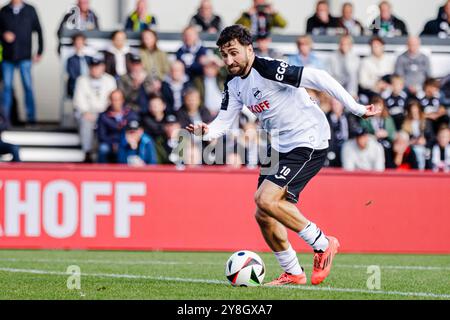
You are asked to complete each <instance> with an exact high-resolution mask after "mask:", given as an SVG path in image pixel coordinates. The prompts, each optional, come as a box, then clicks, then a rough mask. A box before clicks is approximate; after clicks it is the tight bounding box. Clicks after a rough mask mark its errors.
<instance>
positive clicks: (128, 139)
mask: <svg viewBox="0 0 450 320" xmlns="http://www.w3.org/2000/svg"><path fill="white" fill-rule="evenodd" d="M74 13H76V17H77V19H75V20H74V19H72V17H73V15H74ZM341 14H342V15H341V16H340V17H334V16H332V15H331V14H330V10H329V5H328V2H327V1H323V0H319V1H317V4H316V8H315V12H314V14H313V15H312V16H311V17H310V18H309V19H308V20H307V22H306V34H305V35H301V36H299V37H298V38H297V41H296V45H297V48H298V53H296V54H290V55H285V56H284V55H283V54H282V53H280V52H278V51H277V50H275V49H274V48H273V47H272V46H271V34H272V32H273V29H274V28H284V27H285V26H286V25H287V21H286V20H285V18H284V17H283V16H282V15H281V14H280V13H279V12H278V11H277V10H276V8H275V7H274V6H273V4H271V3H269V2H268V1H266V0H253V1H252V5H251V7H250V8H249V9H248V10H246V11H245V12H243V13H242V14H241V15H240V16H239V17H238V19H237V20H236V21H235V22H236V23H239V24H242V25H244V26H247V27H248V28H249V29H250V30H251V31H252V33H253V35H254V40H255V52H256V54H257V55H260V56H267V57H271V58H274V59H285V60H286V61H288V62H289V63H290V64H292V65H299V66H308V67H314V68H319V69H323V70H326V71H328V72H329V73H330V74H331V75H332V76H333V77H334V78H335V79H337V80H338V81H339V82H340V83H341V84H342V85H343V86H344V88H345V89H346V90H347V91H348V92H349V93H350V94H351V95H353V96H354V97H355V99H358V100H359V101H360V103H363V104H369V103H371V104H375V105H378V106H379V108H380V109H381V110H382V112H381V114H380V115H379V116H376V117H374V118H372V119H368V120H361V119H359V118H356V117H354V116H353V115H351V114H348V113H347V112H346V111H345V110H344V108H343V106H342V105H341V104H340V103H339V102H338V101H335V100H333V99H331V98H330V97H328V96H327V95H325V94H323V93H318V92H313V91H310V94H311V97H312V98H313V99H316V100H317V101H318V102H319V104H320V106H321V108H322V109H323V111H324V112H325V113H326V115H327V118H328V121H329V123H330V126H331V131H332V138H331V142H330V149H329V153H328V161H327V165H328V166H331V167H343V168H344V169H347V170H379V171H381V170H384V169H386V168H393V169H402V170H409V169H433V170H444V169H446V168H447V169H448V168H449V167H450V145H449V139H450V131H449V124H450V120H449V114H450V113H449V110H450V94H449V92H450V76H449V77H446V78H444V79H433V78H431V76H430V74H431V71H430V60H429V57H428V56H427V55H426V54H424V53H422V51H421V40H420V38H419V37H416V36H409V37H408V41H407V48H406V50H405V51H404V52H403V53H402V54H401V55H399V56H398V57H396V58H394V57H392V55H387V54H385V40H384V39H385V38H386V37H395V36H408V30H407V26H406V24H405V23H404V22H403V21H402V19H401V18H400V17H398V16H397V15H394V13H393V8H392V6H391V4H390V3H389V2H388V1H382V2H380V4H379V16H378V17H377V18H376V19H375V20H374V21H373V22H372V24H371V26H369V27H366V26H364V25H363V24H362V23H361V22H359V21H358V20H357V19H355V18H354V7H353V4H351V3H344V4H343V6H342V11H341ZM17 21H27V23H23V24H18V23H17ZM449 23H450V1H447V2H446V3H445V5H444V6H442V7H441V8H439V12H438V15H437V18H436V19H434V20H432V21H429V22H427V23H426V25H425V27H424V29H423V32H422V33H421V35H434V36H437V37H440V38H445V37H447V36H448V35H449V32H450V31H449V30H450V28H449ZM19 25H20V27H19ZM223 27H224V25H223V22H222V18H221V17H220V16H219V15H217V14H216V13H215V11H214V8H213V5H212V2H211V1H210V0H201V1H200V4H199V7H198V10H197V12H196V13H195V14H194V15H193V16H192V18H191V19H189V21H188V23H187V26H186V27H185V29H184V30H183V31H182V45H181V46H180V47H179V49H178V50H176V51H175V52H174V53H168V52H164V51H163V50H161V49H160V47H159V45H158V42H159V39H158V33H157V30H158V19H157V17H156V16H155V15H154V14H153V13H152V12H151V11H150V10H149V8H148V7H147V1H146V0H137V1H136V7H135V9H134V10H133V12H131V13H130V14H129V16H128V17H127V19H126V22H125V24H124V26H123V29H120V30H117V31H114V32H112V34H111V38H110V43H109V45H108V46H106V47H105V48H104V49H103V50H100V51H97V50H94V49H93V48H90V47H89V46H87V44H86V36H85V35H84V33H83V32H84V31H89V30H98V29H100V23H99V17H98V16H97V14H96V13H95V12H94V11H93V10H92V9H91V8H90V2H89V0H78V1H77V3H76V6H74V8H73V10H72V11H71V12H69V13H67V14H66V15H65V16H64V17H63V19H62V21H61V23H60V26H59V28H58V31H57V35H58V37H60V36H61V35H62V34H63V32H64V30H65V29H70V30H77V31H78V32H77V33H75V34H74V36H73V37H72V46H73V52H74V53H73V55H72V56H70V57H69V58H68V60H67V61H66V63H65V69H66V74H67V83H66V96H67V98H68V99H71V100H72V102H73V106H74V111H75V117H76V119H77V123H78V129H79V134H80V138H81V145H82V149H83V151H84V152H85V161H86V162H99V163H128V164H130V165H143V164H204V163H208V162H209V161H210V160H212V161H213V162H214V160H216V163H219V162H220V161H219V160H218V159H219V158H221V157H222V155H223V157H222V158H223V159H222V160H223V162H225V163H227V164H229V165H232V166H235V167H240V166H242V165H247V166H251V167H253V166H255V165H257V164H258V163H260V161H261V159H259V153H258V148H259V147H260V146H259V145H258V144H264V143H268V141H265V140H264V139H258V137H257V134H256V129H257V126H258V123H257V121H255V118H254V117H253V116H252V114H251V112H249V111H248V110H247V109H246V108H244V110H243V112H242V114H241V116H240V117H239V118H238V119H236V123H235V124H234V128H235V129H241V132H243V133H244V134H235V133H230V134H228V135H226V136H225V137H224V138H223V139H219V140H220V141H214V142H212V143H211V145H212V146H214V147H215V150H216V151H215V152H214V153H212V158H214V159H205V157H202V149H203V147H205V146H206V145H205V142H202V141H201V140H200V141H198V140H196V139H195V138H194V139H193V141H190V142H189V145H187V146H184V148H183V152H182V153H180V152H178V151H179V147H180V144H181V143H182V137H181V136H180V129H181V128H184V127H185V126H186V125H188V124H190V123H196V122H200V121H202V122H206V123H209V122H211V121H212V120H213V119H214V118H215V116H216V115H217V114H218V112H219V109H220V104H221V100H222V91H223V89H224V83H225V78H226V71H225V68H224V65H223V62H222V61H221V59H220V57H218V55H217V53H216V52H214V51H213V50H210V49H208V48H206V47H205V46H204V45H203V43H202V41H201V39H200V36H199V33H200V32H206V33H212V34H216V33H218V32H220V30H221V29H222V28H223ZM126 31H132V32H138V33H139V34H140V46H139V47H132V46H130V44H129V41H128V38H127V33H126ZM33 33H37V35H38V39H39V41H38V49H37V55H35V56H33V55H32V54H31V53H32V48H31V37H32V34H33ZM0 34H1V40H2V41H1V43H2V46H3V61H2V73H3V76H2V90H1V91H2V94H1V108H0V111H1V113H0V131H2V130H6V129H7V128H8V127H9V126H10V124H11V122H13V121H12V120H13V114H12V109H13V108H12V107H13V104H14V94H13V81H12V76H13V74H14V70H15V69H16V68H18V69H20V73H21V76H22V83H23V86H24V89H25V90H24V92H25V102H26V111H27V122H28V123H31V124H32V123H34V122H35V106H34V94H33V90H32V79H31V67H32V63H33V62H38V61H39V60H40V57H41V55H42V53H43V49H44V41H43V37H42V30H41V27H40V23H39V18H38V16H37V14H36V11H35V10H34V8H33V7H32V6H31V5H28V4H26V3H25V2H23V1H22V0H12V1H11V2H10V3H9V4H8V5H6V6H5V7H3V8H2V9H1V11H0ZM317 35H329V36H335V37H336V39H338V43H339V45H338V50H337V51H336V52H334V53H333V54H332V55H331V56H330V58H329V59H323V58H321V56H320V55H318V54H317V53H316V52H315V51H314V43H313V38H312V36H317ZM361 35H370V36H371V38H370V41H369V43H368V45H369V46H370V49H371V50H370V55H369V56H367V57H364V58H362V59H361V58H360V57H359V56H358V55H357V54H356V53H355V52H354V50H353V37H354V36H361ZM19 46H20V50H19ZM60 50H61V44H60V45H59V46H58V52H60ZM230 141H231V143H230ZM224 142H227V143H224ZM240 149H241V150H244V151H243V153H242V152H238V150H240ZM4 153H10V154H12V158H13V160H14V161H18V152H17V147H15V146H12V145H8V144H6V143H4V142H2V141H1V139H0V154H4Z"/></svg>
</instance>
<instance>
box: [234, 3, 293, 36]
mask: <svg viewBox="0 0 450 320" xmlns="http://www.w3.org/2000/svg"><path fill="white" fill-rule="evenodd" d="M236 24H241V25H243V26H245V27H247V28H248V29H250V31H251V33H252V34H253V35H254V36H255V37H259V36H267V35H268V34H270V32H271V30H272V28H274V27H277V28H284V27H286V25H287V22H286V20H285V19H284V18H283V17H282V16H281V15H280V14H279V13H278V12H276V11H275V10H274V8H273V7H272V4H270V3H269V2H268V1H267V0H253V6H252V7H251V8H250V9H249V10H248V11H246V12H244V13H242V15H241V17H240V18H239V19H238V20H237V21H236Z"/></svg>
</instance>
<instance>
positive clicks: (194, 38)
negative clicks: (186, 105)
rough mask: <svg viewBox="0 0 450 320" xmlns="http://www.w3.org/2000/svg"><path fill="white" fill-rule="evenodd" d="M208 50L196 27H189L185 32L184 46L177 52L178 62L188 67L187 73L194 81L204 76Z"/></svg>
mask: <svg viewBox="0 0 450 320" xmlns="http://www.w3.org/2000/svg"><path fill="white" fill-rule="evenodd" d="M206 54H207V49H206V48H205V47H203V46H202V43H201V41H200V37H199V35H198V31H197V29H196V27H194V26H189V27H187V28H186V29H184V30H183V46H182V47H181V48H180V49H178V51H177V52H176V57H177V59H178V60H180V61H182V62H183V64H184V66H185V67H186V73H187V75H188V76H189V77H190V79H191V80H192V79H193V78H194V77H195V76H199V75H202V74H203V59H205V56H206Z"/></svg>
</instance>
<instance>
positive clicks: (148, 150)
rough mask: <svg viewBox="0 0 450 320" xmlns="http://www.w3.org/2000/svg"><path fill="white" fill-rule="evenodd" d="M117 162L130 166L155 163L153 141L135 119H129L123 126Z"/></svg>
mask: <svg viewBox="0 0 450 320" xmlns="http://www.w3.org/2000/svg"><path fill="white" fill-rule="evenodd" d="M119 163H125V164H128V165H131V166H144V165H146V164H156V163H157V158H156V150H155V143H154V142H153V139H152V138H151V137H150V136H149V135H147V134H145V133H144V129H143V128H142V125H141V124H140V123H139V121H137V120H132V121H130V122H129V123H128V124H127V126H126V127H125V134H124V135H123V136H122V140H121V143H120V146H119Z"/></svg>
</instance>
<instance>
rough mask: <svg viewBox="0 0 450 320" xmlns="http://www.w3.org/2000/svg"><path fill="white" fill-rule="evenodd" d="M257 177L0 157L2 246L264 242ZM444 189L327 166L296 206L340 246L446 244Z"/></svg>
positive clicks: (418, 177)
mask: <svg viewBox="0 0 450 320" xmlns="http://www.w3.org/2000/svg"><path fill="white" fill-rule="evenodd" d="M257 178H258V170H250V169H241V170H234V169H228V168H220V167H198V168H190V169H186V170H177V169H176V168H174V167H164V166H158V167H145V168H139V169H134V168H128V167H122V166H98V165H54V164H51V165H44V164H39V165H37V164H35V165H33V164H20V165H19V164H17V165H12V164H2V165H0V248H29V249H38V248H39V249H43V248H51V249H56V248H64V249H115V250H123V249H129V250H206V251H216V250H219V251H234V250H240V249H248V250H254V251H267V250H268V247H267V246H266V245H265V243H264V240H263V238H262V236H261V235H260V232H259V228H258V226H257V224H256V221H255V219H254V212H255V204H254V202H253V194H254V192H255V188H256V183H257ZM449 196H450V174H435V173H421V172H417V173H403V172H388V173H346V172H342V171H338V170H330V169H328V170H326V169H325V170H322V171H321V173H320V174H319V175H318V176H317V177H316V178H315V179H313V180H312V181H311V182H310V184H309V185H308V187H307V188H306V189H305V190H304V192H303V193H302V195H301V199H300V203H299V205H298V206H299V208H300V210H301V211H302V212H303V213H304V214H305V215H306V217H307V218H309V219H310V220H312V221H314V222H315V223H316V224H317V225H319V226H320V227H321V229H322V230H324V231H325V233H327V234H330V235H334V236H336V237H337V238H338V239H339V240H340V243H341V251H342V252H380V253H381V252H384V253H450V232H449V229H450V228H449V227H450V210H449V198H450V197H449ZM290 239H291V242H292V244H293V246H294V247H295V248H296V249H297V250H298V251H300V252H302V251H304V252H309V251H310V249H309V248H308V247H307V246H306V244H304V243H303V241H302V240H301V239H299V237H298V236H297V235H296V234H294V233H290Z"/></svg>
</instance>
